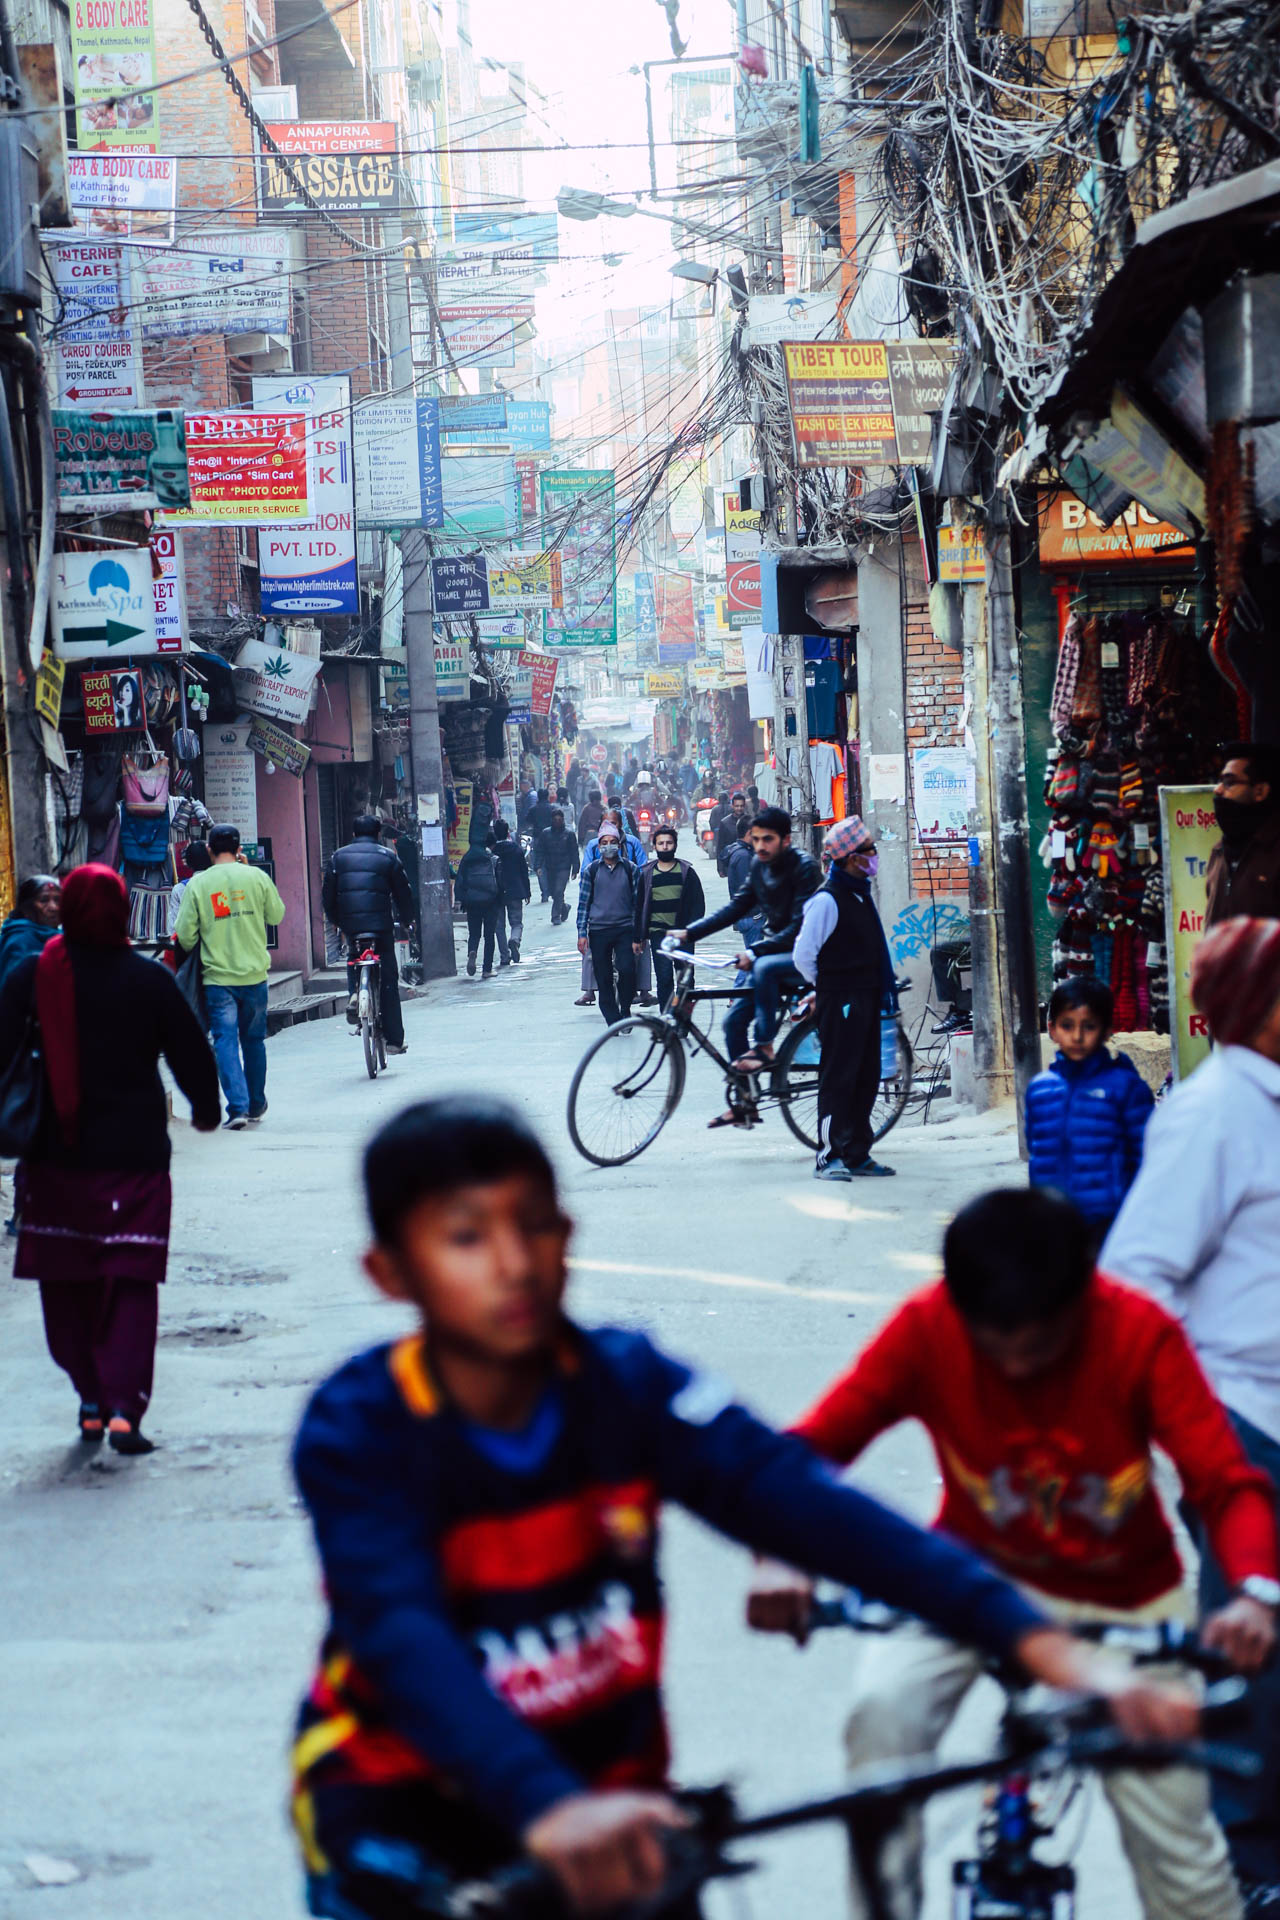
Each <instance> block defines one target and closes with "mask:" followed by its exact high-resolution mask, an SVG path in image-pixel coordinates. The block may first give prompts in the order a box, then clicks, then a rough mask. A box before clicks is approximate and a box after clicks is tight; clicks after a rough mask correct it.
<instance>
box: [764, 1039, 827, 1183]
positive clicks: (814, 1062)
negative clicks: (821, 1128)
mask: <svg viewBox="0 0 1280 1920" xmlns="http://www.w3.org/2000/svg"><path fill="white" fill-rule="evenodd" d="M819 1051H820V1050H819V1046H818V1028H817V1023H816V1022H815V1021H813V1020H798V1021H797V1022H796V1024H795V1025H794V1026H793V1027H792V1029H791V1031H790V1033H789V1034H788V1035H787V1037H786V1039H785V1040H784V1041H783V1043H782V1045H781V1046H780V1047H779V1049H778V1058H777V1063H776V1065H775V1066H774V1069H773V1073H772V1074H771V1076H770V1079H769V1088H770V1091H771V1092H772V1093H774V1094H775V1095H776V1096H777V1100H778V1104H779V1106H780V1107H781V1108H782V1117H783V1119H784V1120H785V1121H786V1123H787V1125H788V1126H789V1127H790V1129H791V1131H792V1133H794V1135H795V1137H796V1139H797V1140H798V1141H799V1142H800V1144H801V1146H805V1147H811V1148H812V1150H813V1151H814V1153H816V1152H817V1151H818V1058H819Z"/></svg>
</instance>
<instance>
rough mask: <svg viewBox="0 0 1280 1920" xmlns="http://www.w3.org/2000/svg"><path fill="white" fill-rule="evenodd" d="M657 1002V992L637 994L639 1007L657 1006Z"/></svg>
mask: <svg viewBox="0 0 1280 1920" xmlns="http://www.w3.org/2000/svg"><path fill="white" fill-rule="evenodd" d="M657 1004H658V996H657V994H656V993H638V994H637V995H636V1005H637V1006H638V1007H656V1006H657Z"/></svg>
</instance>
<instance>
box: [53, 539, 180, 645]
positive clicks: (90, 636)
mask: <svg viewBox="0 0 1280 1920" xmlns="http://www.w3.org/2000/svg"><path fill="white" fill-rule="evenodd" d="M49 623H50V627H51V629H52V632H53V650H54V652H55V653H56V654H57V656H58V658H59V660H95V659H98V658H100V657H101V656H102V655H104V654H110V653H116V652H119V653H122V654H129V653H156V652H157V651H158V648H157V646H156V607H155V592H154V589H153V587H152V581H151V553H150V550H149V549H148V548H147V547H112V548H111V549H110V550H109V551H108V552H106V553H103V552H101V551H99V552H97V553H59V554H55V555H54V561H53V584H52V587H51V590H50V596H49Z"/></svg>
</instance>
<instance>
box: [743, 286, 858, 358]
mask: <svg viewBox="0 0 1280 1920" xmlns="http://www.w3.org/2000/svg"><path fill="white" fill-rule="evenodd" d="M839 310H840V295H839V294H838V293H753V294H752V296H751V305H750V307H749V309H748V312H747V327H746V333H745V335H744V338H743V345H744V346H746V347H777V346H781V344H782V342H783V341H784V340H816V339H817V338H818V337H819V335H820V334H827V335H830V334H835V333H838V332H840V331H841V329H840V327H839V325H838V322H837V315H838V313H839Z"/></svg>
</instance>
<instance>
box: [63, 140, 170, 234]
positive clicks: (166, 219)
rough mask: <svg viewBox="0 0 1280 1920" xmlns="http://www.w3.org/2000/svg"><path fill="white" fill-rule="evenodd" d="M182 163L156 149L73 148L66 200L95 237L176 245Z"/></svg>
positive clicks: (78, 223) (74, 215)
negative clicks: (175, 211)
mask: <svg viewBox="0 0 1280 1920" xmlns="http://www.w3.org/2000/svg"><path fill="white" fill-rule="evenodd" d="M177 193H178V163H177V161H176V160H173V159H162V158H160V156H159V155H157V154H154V153H125V152H120V153H72V154H69V155H68V156H67V199H68V201H69V202H70V206H71V217H72V219H73V221H74V222H75V224H76V226H77V227H79V228H81V229H82V230H83V231H84V232H85V233H87V234H88V235H89V236H90V237H91V238H92V239H95V240H128V241H130V242H131V243H132V244H133V245H134V246H135V247H171V246H172V245H173V209H174V205H175V202H176V199H177Z"/></svg>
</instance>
